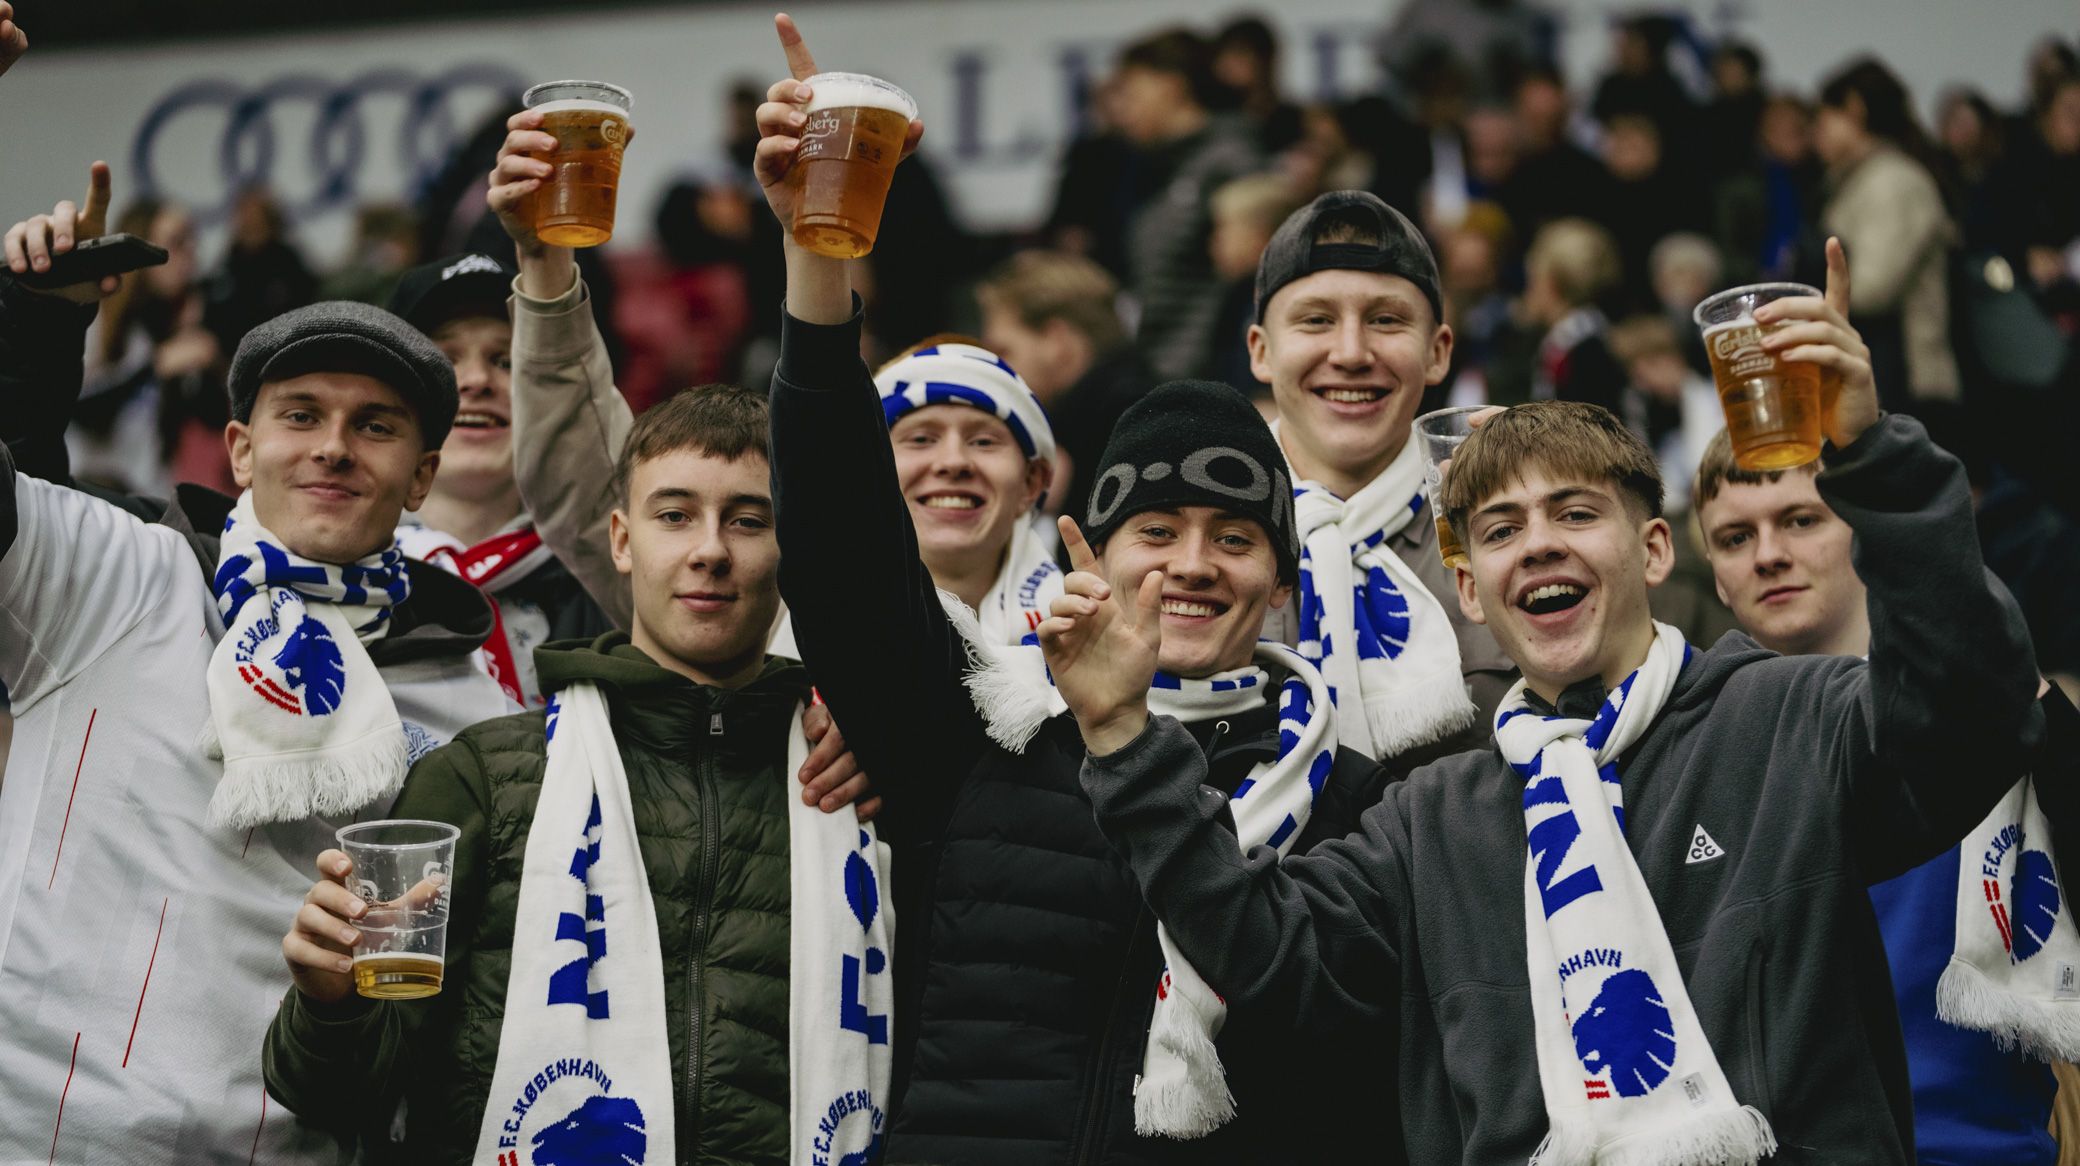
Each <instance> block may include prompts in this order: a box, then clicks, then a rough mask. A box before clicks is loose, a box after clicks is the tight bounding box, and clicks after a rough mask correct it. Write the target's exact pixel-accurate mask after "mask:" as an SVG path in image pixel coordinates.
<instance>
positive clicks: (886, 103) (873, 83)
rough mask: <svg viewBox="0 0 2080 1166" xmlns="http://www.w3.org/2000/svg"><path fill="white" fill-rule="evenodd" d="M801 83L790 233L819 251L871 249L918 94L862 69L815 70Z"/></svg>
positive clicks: (855, 254) (838, 255)
mask: <svg viewBox="0 0 2080 1166" xmlns="http://www.w3.org/2000/svg"><path fill="white" fill-rule="evenodd" d="M804 84H806V85H808V86H809V105H808V108H807V109H805V110H804V111H803V113H804V114H805V115H806V116H807V117H808V124H806V125H804V126H803V127H802V130H801V139H802V148H801V152H800V153H799V154H798V155H796V158H795V173H796V175H797V176H798V178H799V181H800V182H801V193H800V199H799V201H798V202H796V204H795V210H794V224H793V234H794V241H795V243H796V244H797V245H799V246H800V247H802V248H804V249H805V250H809V251H814V252H815V253H816V254H818V255H828V256H830V257H832V258H834V259H857V258H859V257H860V256H862V255H865V254H867V253H868V252H870V251H872V250H873V249H874V238H875V236H876V235H877V234H879V233H880V230H881V210H882V207H883V206H884V205H885V204H886V203H887V201H888V184H889V183H890V182H891V181H893V180H894V178H895V173H896V163H897V162H900V161H902V158H903V139H904V138H905V137H907V136H908V135H909V133H910V122H911V120H912V119H914V118H915V117H916V116H917V102H915V101H913V100H911V98H910V95H909V94H908V93H905V92H903V91H902V90H901V89H898V88H896V87H895V86H894V85H891V84H889V83H888V82H886V81H883V80H881V79H880V78H879V77H869V76H867V75H866V74H864V73H818V74H816V75H815V76H813V77H811V78H809V79H808V80H807V81H806V82H804Z"/></svg>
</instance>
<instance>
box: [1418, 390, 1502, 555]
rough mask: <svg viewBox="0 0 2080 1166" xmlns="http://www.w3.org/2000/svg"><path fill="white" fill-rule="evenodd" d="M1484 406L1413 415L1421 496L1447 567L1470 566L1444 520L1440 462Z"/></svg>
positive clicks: (1469, 430)
mask: <svg viewBox="0 0 2080 1166" xmlns="http://www.w3.org/2000/svg"><path fill="white" fill-rule="evenodd" d="M1486 408H1488V406H1486V405H1455V406H1453V407H1451V408H1449V409H1439V410H1437V411H1436V412H1435V413H1425V414H1423V415H1422V416H1421V417H1418V418H1416V419H1415V424H1414V431H1413V434H1412V439H1413V440H1415V441H1417V442H1420V443H1421V448H1422V451H1423V496H1424V497H1425V498H1427V499H1428V500H1429V503H1430V515H1431V518H1432V519H1433V520H1435V521H1436V523H1437V557H1438V558H1440V559H1443V560H1444V565H1445V566H1447V567H1452V568H1458V567H1469V568H1470V566H1471V560H1469V559H1468V558H1467V557H1466V548H1465V547H1463V546H1461V545H1460V544H1459V536H1458V534H1457V533H1455V532H1454V531H1453V530H1452V524H1451V523H1449V522H1446V521H1445V517H1444V505H1443V503H1444V492H1443V490H1442V489H1441V487H1442V486H1443V484H1444V473H1443V466H1444V463H1445V461H1446V459H1448V458H1450V457H1451V456H1452V454H1453V453H1455V452H1456V451H1457V450H1458V448H1459V446H1460V444H1461V443H1462V442H1464V441H1465V440H1466V438H1467V437H1468V436H1469V435H1471V434H1472V433H1473V425H1472V423H1471V422H1472V419H1473V415H1474V414H1475V413H1479V412H1481V411H1482V410H1484V409H1486Z"/></svg>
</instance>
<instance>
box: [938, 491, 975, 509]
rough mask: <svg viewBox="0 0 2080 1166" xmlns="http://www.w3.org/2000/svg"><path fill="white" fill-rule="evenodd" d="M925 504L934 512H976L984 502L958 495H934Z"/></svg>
mask: <svg viewBox="0 0 2080 1166" xmlns="http://www.w3.org/2000/svg"><path fill="white" fill-rule="evenodd" d="M924 504H925V506H927V507H928V508H930V509H933V510H974V509H976V508H978V507H980V506H981V505H982V501H981V499H979V498H968V497H963V496H961V495H958V494H934V495H932V496H931V497H929V498H927V499H925V500H924Z"/></svg>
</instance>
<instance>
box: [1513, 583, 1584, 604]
mask: <svg viewBox="0 0 2080 1166" xmlns="http://www.w3.org/2000/svg"><path fill="white" fill-rule="evenodd" d="M1582 594H1584V592H1583V591H1582V589H1581V588H1579V587H1577V586H1575V585H1574V584H1572V583H1548V584H1546V585H1545V586H1543V587H1541V588H1539V589H1538V590H1536V591H1533V592H1532V593H1531V594H1529V595H1526V596H1525V597H1524V599H1523V602H1522V603H1521V604H1520V606H1524V607H1529V606H1530V605H1532V604H1534V603H1537V602H1538V601H1539V600H1541V599H1561V598H1565V597H1569V596H1579V595H1582Z"/></svg>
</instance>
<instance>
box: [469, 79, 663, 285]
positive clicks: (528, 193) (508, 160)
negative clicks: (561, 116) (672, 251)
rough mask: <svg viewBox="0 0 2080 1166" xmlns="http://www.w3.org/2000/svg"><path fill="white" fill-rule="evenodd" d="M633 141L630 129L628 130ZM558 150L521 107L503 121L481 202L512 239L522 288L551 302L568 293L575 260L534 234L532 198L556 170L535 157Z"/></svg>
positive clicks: (535, 115)
mask: <svg viewBox="0 0 2080 1166" xmlns="http://www.w3.org/2000/svg"><path fill="white" fill-rule="evenodd" d="M629 132H630V137H631V140H632V139H633V137H634V128H633V127H631V128H630V131H629ZM555 149H556V138H555V137H554V136H553V135H551V134H548V133H544V132H543V131H542V115H541V113H540V112H538V111H536V110H532V109H523V110H521V111H520V112H519V113H516V114H514V115H513V116H511V117H509V118H507V119H506V140H505V142H504V143H503V144H502V145H500V146H499V148H498V161H497V162H496V163H495V164H494V165H493V166H492V168H491V188H490V189H489V190H487V191H485V192H484V204H485V205H486V206H488V207H490V208H491V213H493V214H495V215H497V216H498V223H499V225H500V226H502V227H504V228H505V229H506V234H507V235H510V236H512V239H513V248H514V251H515V253H516V254H517V255H518V257H519V260H520V290H521V291H523V292H526V293H527V294H528V295H530V296H533V297H535V298H536V299H542V300H550V299H555V298H556V297H557V296H560V295H562V294H563V293H565V292H567V291H569V290H570V289H571V284H572V283H574V282H576V280H577V278H578V260H577V256H576V255H575V254H574V253H573V252H572V251H571V249H570V248H568V247H552V246H550V245H549V244H547V243H544V242H542V241H541V239H539V238H537V237H536V236H535V233H534V194H535V192H536V191H538V190H540V189H541V188H542V183H543V182H544V181H546V180H547V179H548V177H549V175H550V174H552V173H554V172H555V167H553V166H551V165H550V164H549V163H548V162H546V161H543V160H542V158H539V157H535V155H537V154H540V155H547V154H549V153H551V152H553V151H554V150H555Z"/></svg>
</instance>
